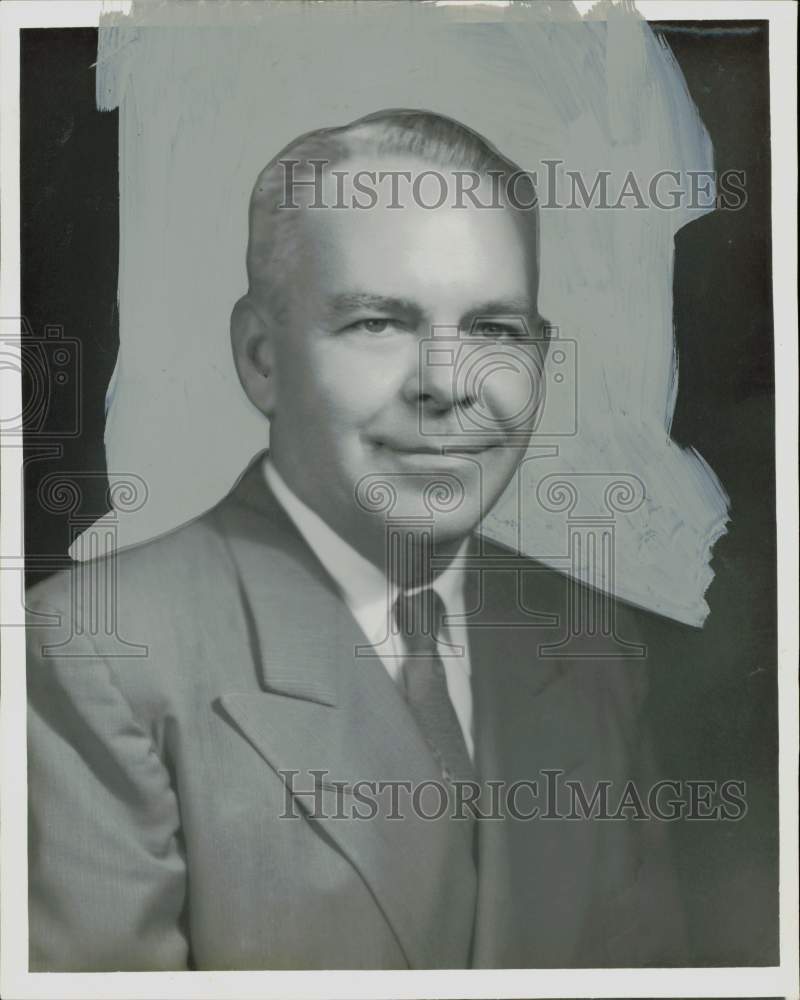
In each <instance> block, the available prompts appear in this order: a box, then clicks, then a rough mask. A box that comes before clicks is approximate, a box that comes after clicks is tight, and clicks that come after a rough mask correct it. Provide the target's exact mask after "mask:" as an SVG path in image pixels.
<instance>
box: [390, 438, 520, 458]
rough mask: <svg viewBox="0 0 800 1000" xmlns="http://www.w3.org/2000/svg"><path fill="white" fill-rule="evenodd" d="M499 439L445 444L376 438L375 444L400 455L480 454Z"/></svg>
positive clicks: (494, 445)
mask: <svg viewBox="0 0 800 1000" xmlns="http://www.w3.org/2000/svg"><path fill="white" fill-rule="evenodd" d="M499 444H500V442H499V441H472V442H460V441H458V442H451V443H446V444H433V443H431V442H429V441H391V440H386V439H382V440H377V441H375V445H376V447H378V448H385V449H386V450H387V451H393V452H396V453H398V454H400V455H440V456H442V457H447V456H448V455H480V454H482V453H483V452H485V451H489V450H490V449H491V448H496V447H498V445H499Z"/></svg>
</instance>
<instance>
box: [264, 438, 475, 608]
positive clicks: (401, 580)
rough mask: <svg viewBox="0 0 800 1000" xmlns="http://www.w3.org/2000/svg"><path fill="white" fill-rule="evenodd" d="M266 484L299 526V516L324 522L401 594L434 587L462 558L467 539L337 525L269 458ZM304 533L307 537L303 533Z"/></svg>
mask: <svg viewBox="0 0 800 1000" xmlns="http://www.w3.org/2000/svg"><path fill="white" fill-rule="evenodd" d="M264 468H265V474H266V478H267V483H268V484H269V486H270V488H271V489H272V491H273V493H274V494H275V495H276V497H277V499H278V500H279V502H280V503H281V504H282V506H284V507H285V508H287V512H288V513H289V514H290V516H292V517H293V520H295V521H296V522H297V516H296V515H297V513H298V512H300V514H301V519H303V520H306V519H307V518H308V515H309V514H310V515H311V517H313V518H314V519H317V520H318V521H321V522H322V523H323V524H324V525H325V527H326V529H327V530H328V531H330V532H333V533H334V534H335V535H336V536H338V538H339V539H340V540H341V541H343V542H345V543H346V544H347V545H348V546H349V547H350V548H351V549H353V550H354V551H355V552H356V553H358V555H359V556H360V557H361V558H363V559H365V560H366V561H367V562H368V563H369V564H370V565H371V566H372V567H373V568H374V569H375V570H376V571H378V572H379V573H380V574H381V575H383V576H384V577H385V578H386V579H388V580H389V581H390V582H391V583H392V584H394V585H395V586H397V587H398V588H400V589H402V590H417V589H419V588H421V587H426V586H432V585H433V584H434V582H435V581H436V580H437V579H438V578H439V577H440V576H441V575H442V574H443V573H446V572H447V571H448V569H450V568H451V565H452V563H453V560H454V559H455V557H456V556H458V555H460V554H463V553H464V551H465V550H466V547H467V544H468V538H466V537H461V538H453V539H447V540H446V541H444V542H438V541H437V542H436V546H435V551H434V547H433V535H432V534H431V533H425V532H422V531H420V530H419V529H404V528H402V527H400V526H398V527H397V528H392V531H391V533H390V532H388V531H383V532H381V531H377V530H375V523H374V522H373V521H370V520H368V519H366V518H365V520H364V524H363V525H361V528H362V530H360V531H355V530H353V526H352V525H351V524H338V523H335V522H334V520H333V519H332V518H331V517H330V511H328V512H325V513H323V512H322V511H320V510H317V509H316V507H315V505H314V504H313V503H309V502H307V500H305V499H304V498H303V497H301V496H300V495H299V493H298V491H296V490H295V489H293V487H292V486H291V485H290V484H289V483H288V482H287V480H286V477H284V476H283V475H282V473H281V472H280V470H279V469H278V468H277V466H276V464H275V463H274V462H272V461H271V459H270V458H269V457H267V459H266V462H265V467H264ZM298 526H300V525H298ZM301 533H303V534H305V532H304V531H302V528H301Z"/></svg>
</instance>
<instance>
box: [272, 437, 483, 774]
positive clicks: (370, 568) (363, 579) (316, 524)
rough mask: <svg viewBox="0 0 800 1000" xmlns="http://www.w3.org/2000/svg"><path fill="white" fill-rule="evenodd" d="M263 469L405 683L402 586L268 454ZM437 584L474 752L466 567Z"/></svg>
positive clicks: (456, 693)
mask: <svg viewBox="0 0 800 1000" xmlns="http://www.w3.org/2000/svg"><path fill="white" fill-rule="evenodd" d="M263 469H264V477H265V479H266V481H267V484H268V486H269V488H270V489H271V490H272V492H273V494H274V496H275V498H276V499H277V500H278V502H279V503H280V505H281V506H282V507H283V509H284V510H285V511H286V513H287V514H288V515H289V517H290V518H291V519H292V521H293V522H294V524H295V526H296V528H297V530H298V531H299V532H300V534H301V535H302V536H303V538H304V539H305V541H306V543H307V544H308V546H309V547H310V549H311V551H312V552H313V553H314V555H315V556H316V557H317V559H319V561H320V562H321V563H322V565H323V567H324V568H325V570H326V571H327V573H328V574H329V576H330V577H331V578H332V579H333V581H334V583H335V584H336V585H337V587H338V588H339V591H340V593H341V595H342V598H343V599H344V601H345V603H346V604H347V607H348V608H349V609H350V612H351V614H352V615H353V617H354V618H355V620H356V622H357V623H358V625H359V626H360V628H361V630H362V632H363V633H364V635H365V636H366V637H367V639H368V641H369V643H370V644H371V645H372V646H374V647H375V650H376V653H377V655H378V656H379V658H380V659H381V661H382V663H383V665H384V667H385V668H386V670H387V671H388V672H389V676H390V677H391V678H392V680H393V681H394V682H395V683H396V684H402V667H403V658H404V656H405V644H404V643H403V640H402V637H401V636H399V635H397V634H396V632H395V631H394V629H392V628H390V627H389V626H390V624H391V621H392V614H393V607H394V602H395V600H396V598H397V595H398V593H399V591H400V588H399V587H398V586H397V584H395V583H393V582H391V581H389V580H388V579H387V578H386V576H385V575H384V573H383V572H381V570H380V569H378V567H377V566H375V565H374V563H371V562H370V561H369V560H368V559H365V558H364V556H362V555H361V554H360V553H359V552H357V551H356V550H355V549H354V548H353V547H352V546H351V545H350V544H349V543H348V542H346V541H345V540H344V539H343V538H342V537H341V536H340V535H338V534H337V533H336V532H335V531H334V530H333V529H332V528H331V527H330V526H329V525H328V524H326V523H325V521H323V520H322V518H321V517H320V516H319V515H318V514H316V513H315V512H314V511H313V510H311V508H310V507H307V506H306V504H304V503H303V502H302V500H300V499H299V498H298V497H297V496H296V495H295V494H294V493H293V492H292V490H290V489H289V487H288V486H287V485H286V483H285V482H284V480H283V477H282V476H281V475H280V473H279V472H278V470H277V469H276V468H275V466H274V465H273V464H272V463H271V462H270V460H269V458H268V457H267V458H265V459H264V466H263ZM467 544H468V541H467V540H466V539H465V540H464V543H463V545H462V547H461V549H460V550H459V553H458V554H459V555H462V554H463V553H464V551H465V549H466V547H467ZM433 587H434V589H435V590H436V592H437V593H438V595H439V597H441V599H442V602H443V604H444V609H445V617H444V625H443V628H442V630H441V633H440V635H439V643H438V646H439V653H440V656H441V660H442V663H443V664H444V670H445V676H446V678H447V691H448V694H449V695H450V700H451V701H452V703H453V708H454V709H455V712H456V716H457V717H458V721H459V723H460V725H461V730H462V732H463V733H464V740H465V742H466V744H467V750H468V751H469V754H470V757H473V758H474V738H473V732H472V689H471V687H470V663H469V646H468V643H467V631H466V628H465V626H464V623H463V617H464V613H465V608H464V570H463V568H460V567H457V566H453V565H450V566H448V567H447V568H446V569H445V570H444V571H443V572H442V573H440V574H439V576H437V577H436V579H435V580H434V582H433ZM454 619H455V620H454Z"/></svg>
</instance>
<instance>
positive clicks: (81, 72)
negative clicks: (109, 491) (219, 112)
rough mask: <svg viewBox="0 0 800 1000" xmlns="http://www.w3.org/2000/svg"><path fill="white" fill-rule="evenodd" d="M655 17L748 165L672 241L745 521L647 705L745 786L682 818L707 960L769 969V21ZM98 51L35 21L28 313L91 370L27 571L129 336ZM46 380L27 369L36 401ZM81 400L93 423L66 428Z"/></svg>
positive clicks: (42, 442)
mask: <svg viewBox="0 0 800 1000" xmlns="http://www.w3.org/2000/svg"><path fill="white" fill-rule="evenodd" d="M654 28H655V29H656V30H657V32H658V33H659V34H661V35H662V36H663V37H664V38H665V39H666V40H667V42H668V44H669V45H670V47H671V48H672V50H673V52H674V53H675V56H676V58H677V60H678V62H679V64H680V66H681V68H682V70H683V73H684V75H685V77H686V80H687V83H688V86H689V90H690V92H691V94H692V97H693V98H694V100H695V102H696V104H697V106H698V108H699V110H700V114H701V117H702V119H703V121H704V123H705V125H706V127H707V129H708V131H709V134H710V136H711V138H712V141H713V144H714V149H715V161H716V164H715V165H716V169H717V171H718V172H720V173H721V172H723V171H725V170H728V169H734V170H744V171H745V172H746V177H747V181H746V189H747V195H748V202H747V205H746V207H745V208H743V209H742V210H740V211H735V212H733V211H727V212H724V211H718V212H715V213H713V214H711V215H707V216H705V217H704V218H702V219H699V220H697V221H696V222H693V223H692V224H690V225H689V226H687V227H685V228H684V229H683V230H681V231H680V232H679V233H678V236H677V238H676V258H675V276H674V320H675V334H676V339H677V347H678V354H679V361H680V387H679V393H678V402H677V409H676V413H675V419H674V424H673V436H674V438H675V439H676V440H677V441H679V442H681V443H682V444H691V445H692V446H694V447H695V448H697V450H698V451H699V452H700V454H701V455H702V456H703V457H704V458H705V459H706V460H707V461H708V462H709V464H710V465H711V467H712V468H713V469H714V470H715V472H716V473H717V474H718V476H719V477H720V479H721V481H722V483H723V484H724V486H725V488H726V490H727V491H728V493H729V495H730V497H731V507H732V523H731V525H730V527H729V532H728V534H727V536H726V537H724V538H723V539H722V540H720V541H719V542H718V543H717V546H716V548H715V552H714V561H713V566H714V569H715V572H716V577H715V580H714V582H713V584H712V585H711V587H710V589H709V591H708V594H707V599H708V602H709V605H710V607H711V615H710V617H709V619H708V622H707V624H706V626H705V627H704V628H703V629H702V630H701V631H699V630H696V629H691V628H688V627H684V626H680V625H676V624H674V623H670V622H667V621H665V620H663V619H659V618H657V617H656V616H652V618H651V623H652V632H651V636H650V654H651V659H650V663H651V668H652V669H651V674H652V678H653V684H652V694H651V700H650V714H651V718H652V722H653V726H654V729H655V731H656V735H657V747H658V752H659V757H660V760H661V768H662V772H663V774H664V776H665V777H670V778H678V779H687V778H696V779H703V778H711V779H714V778H716V779H718V780H724V779H738V780H744V781H746V782H747V796H746V797H747V800H748V805H749V810H748V812H747V815H746V817H745V818H744V819H743V820H741V821H739V822H729V823H712V822H696V823H688V822H684V823H677V824H675V825H673V826H672V827H671V833H672V836H673V841H674V846H675V853H676V859H677V863H678V867H679V871H680V877H681V881H682V884H683V890H684V896H685V899H686V901H687V911H688V917H689V924H690V933H691V938H692V961H693V963H694V964H698V965H703V964H709V965H713V964H716V965H730V966H737V965H772V964H777V962H778V943H777V942H778V922H777V912H778V911H777V907H778V893H777V887H778V874H777V865H778V848H777V844H778V837H777V822H778V820H777V681H776V656H777V654H776V579H775V546H776V530H775V477H774V401H773V395H774V382H773V339H772V309H771V270H770V190H769V179H770V173H769V171H770V159H769V107H768V94H769V87H768V79H769V64H768V37H767V25H766V22H752V21H750V22H708V23H704V22H696V23H689V22H680V23H668V22H660V23H658V24H657V25H654ZM96 54H97V33H96V31H95V30H93V29H78V28H71V29H45V30H39V29H29V30H24V31H23V32H22V46H21V106H22V116H21V144H22V151H21V155H22V171H21V185H22V191H21V217H22V233H21V239H22V303H23V314H24V316H25V317H26V319H27V320H28V322H29V324H30V329H31V330H32V333H33V335H34V337H38V336H41V335H42V334H43V332H44V329H45V326H46V325H48V324H56V325H58V326H61V327H63V337H64V338H66V339H74V340H75V341H77V342H78V344H79V349H80V374H81V379H82V381H81V388H80V393H79V396H78V397H77V400H76V397H75V395H74V394H73V395H72V396H71V395H70V393H69V392H65V391H63V389H62V390H61V391H59V392H53V394H52V395H51V397H50V398H49V408H48V409H47V412H46V413H45V415H44V417H43V419H39V418H38V417H37V422H36V424H35V426H34V425H33V424H31V423H29V426H28V428H27V433H26V439H25V457H26V477H25V490H26V492H25V544H26V553H27V557H28V573H27V578H28V582H29V583H33V582H35V581H36V580H38V579H41V578H42V577H44V576H46V575H47V574H48V573H49V572H52V571H53V570H54V569H56V568H57V567H58V566H59V565H63V564H64V563H65V561H66V558H65V553H66V549H67V546H68V544H69V542H70V541H71V538H70V527H69V524H68V520H67V514H66V513H63V512H62V513H56V512H52V511H46V510H44V509H43V507H42V504H41V502H40V499H39V497H38V489H39V486H40V484H41V482H42V479H43V477H44V476H46V475H47V474H49V473H52V472H64V473H67V474H72V473H76V472H90V473H101V474H102V473H103V472H104V470H105V458H104V453H103V445H102V438H103V424H104V413H103V400H104V396H105V390H106V386H107V384H108V380H109V378H110V375H111V372H112V370H113V366H114V360H115V357H116V352H117V347H118V315H117V307H116V284H117V262H118V190H117V188H118V183H117V131H118V130H117V113H116V112H103V113H100V112H98V111H97V110H96V108H95V103H94V82H95V81H94V69H93V64H94V62H95V59H96ZM71 384H72V385H74V386H76V387H77V384H78V383H77V381H73V382H72V383H71ZM36 389H37V387H36V386H35V385H32V384H31V382H30V380H26V382H25V384H24V391H25V392H26V393H27V394H28V396H30V394H31V393H33V392H35V391H36ZM76 401H77V403H79V406H80V434H79V435H77V436H65V435H63V433H62V432H63V429H64V428H66V427H69V425H70V424H71V423H74V412H75V406H76ZM157 446H158V445H157V442H154V447H157ZM48 449H49V451H48ZM54 449H55V451H57V452H58V454H53V451H54ZM48 456H49V457H48ZM83 493H84V498H83V504H82V508H81V514H82V515H84V516H86V517H87V518H88V519H91V518H93V517H97V516H99V515H100V514H101V513H103V512H104V510H105V509H107V508H106V497H105V483H104V481H103V479H102V475H101V476H100V477H98V478H96V479H93V480H89V481H88V482H84V483H83ZM655 905H657V902H656V903H655Z"/></svg>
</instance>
